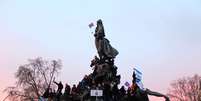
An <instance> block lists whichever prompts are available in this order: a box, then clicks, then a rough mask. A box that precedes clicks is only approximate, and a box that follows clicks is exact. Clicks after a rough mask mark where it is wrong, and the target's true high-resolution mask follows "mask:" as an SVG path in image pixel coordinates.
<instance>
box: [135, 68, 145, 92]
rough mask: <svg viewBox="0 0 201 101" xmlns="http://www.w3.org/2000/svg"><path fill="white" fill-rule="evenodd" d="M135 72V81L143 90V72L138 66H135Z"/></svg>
mask: <svg viewBox="0 0 201 101" xmlns="http://www.w3.org/2000/svg"><path fill="white" fill-rule="evenodd" d="M133 73H135V78H136V81H135V83H136V84H137V85H138V87H139V88H140V89H141V90H144V86H143V83H142V72H140V71H139V70H137V69H136V68H134V71H133Z"/></svg>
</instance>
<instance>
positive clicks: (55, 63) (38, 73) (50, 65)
mask: <svg viewBox="0 0 201 101" xmlns="http://www.w3.org/2000/svg"><path fill="white" fill-rule="evenodd" d="M28 61H29V63H28V64H25V65H21V66H19V68H18V70H17V72H16V73H15V78H16V79H17V82H16V85H15V86H14V87H8V88H6V89H5V91H6V92H8V96H7V98H10V99H12V101H34V99H38V98H39V97H40V96H41V95H42V94H43V93H44V92H45V90H46V89H48V88H50V86H51V83H52V81H53V77H54V76H55V75H58V73H59V70H60V69H61V61H60V60H52V61H46V60H43V59H42V58H40V57H39V58H36V59H29V60H28Z"/></svg>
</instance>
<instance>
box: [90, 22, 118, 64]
mask: <svg viewBox="0 0 201 101" xmlns="http://www.w3.org/2000/svg"><path fill="white" fill-rule="evenodd" d="M94 36H95V45H96V49H97V52H98V55H99V58H100V60H107V59H108V60H109V61H110V59H114V58H115V57H116V56H117V55H118V54H119V52H118V51H117V50H116V49H115V48H113V47H112V46H111V45H110V41H109V40H108V39H106V38H105V32H104V27H103V23H102V20H100V19H99V20H98V21H97V26H96V30H95V34H94Z"/></svg>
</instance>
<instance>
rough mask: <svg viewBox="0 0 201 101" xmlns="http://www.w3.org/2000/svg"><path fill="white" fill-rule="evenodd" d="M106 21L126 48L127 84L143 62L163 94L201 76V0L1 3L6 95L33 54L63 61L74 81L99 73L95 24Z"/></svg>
mask: <svg viewBox="0 0 201 101" xmlns="http://www.w3.org/2000/svg"><path fill="white" fill-rule="evenodd" d="M98 19H102V20H103V24H104V28H105V33H106V38H108V39H109V40H110V43H111V45H112V46H113V47H115V48H116V49H117V50H118V51H119V55H118V56H117V57H116V59H115V65H116V66H117V67H118V74H120V75H121V76H122V78H121V84H123V83H124V82H126V81H129V82H131V79H132V72H133V68H134V67H136V66H137V67H139V69H140V70H141V71H142V73H143V83H144V86H145V88H149V89H151V90H155V91H158V92H162V93H167V91H168V90H167V89H168V88H169V87H170V86H169V85H170V83H171V82H172V81H173V80H176V79H178V78H181V77H183V76H192V75H194V74H200V73H201V62H200V60H201V1H200V0H99V1H98V0H97V1H96V0H0V46H1V47H0V61H1V62H0V69H1V71H0V81H1V83H0V100H2V99H3V97H4V96H5V93H3V92H2V91H3V90H4V89H5V88H6V87H8V86H12V85H14V83H15V78H14V73H15V72H16V71H17V68H18V66H20V65H22V64H26V63H27V62H28V61H27V59H34V58H37V57H42V58H44V59H47V60H52V59H61V60H62V63H63V67H62V70H61V72H60V75H59V77H58V78H57V80H61V81H63V82H64V83H69V84H71V85H72V84H75V83H77V82H78V81H80V80H81V79H82V78H83V76H84V75H85V74H89V73H91V72H92V70H91V68H90V66H89V64H90V61H91V60H92V58H93V57H94V56H95V55H97V54H96V48H95V44H94V36H93V34H92V33H91V32H92V31H93V29H89V28H88V24H89V23H91V22H96V21H97V20H98ZM153 99H154V98H153ZM155 99H156V98H155ZM157 101H163V100H162V99H157Z"/></svg>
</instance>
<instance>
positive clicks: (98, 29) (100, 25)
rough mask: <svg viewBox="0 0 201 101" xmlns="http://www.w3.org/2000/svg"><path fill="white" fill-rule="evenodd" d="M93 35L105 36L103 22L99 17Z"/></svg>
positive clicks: (97, 36)
mask: <svg viewBox="0 0 201 101" xmlns="http://www.w3.org/2000/svg"><path fill="white" fill-rule="evenodd" d="M96 32H98V33H96ZM94 36H95V37H96V38H103V37H105V32H104V28H103V23H102V20H101V19H99V20H98V21H97V27H96V30H95V34H94Z"/></svg>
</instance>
